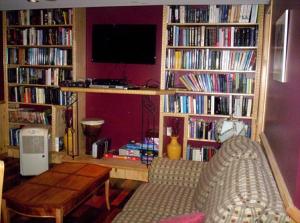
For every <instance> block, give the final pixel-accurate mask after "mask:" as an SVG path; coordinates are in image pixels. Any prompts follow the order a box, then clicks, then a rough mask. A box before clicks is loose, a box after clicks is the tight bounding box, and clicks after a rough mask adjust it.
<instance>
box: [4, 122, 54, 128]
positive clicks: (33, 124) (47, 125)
mask: <svg viewBox="0 0 300 223" xmlns="http://www.w3.org/2000/svg"><path fill="white" fill-rule="evenodd" d="M9 124H10V125H29V126H38V127H40V126H46V127H51V125H50V124H39V123H28V122H9Z"/></svg>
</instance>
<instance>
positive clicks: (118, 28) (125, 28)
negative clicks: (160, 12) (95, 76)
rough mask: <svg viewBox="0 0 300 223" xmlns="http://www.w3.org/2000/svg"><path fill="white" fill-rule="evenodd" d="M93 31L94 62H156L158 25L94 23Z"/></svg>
mask: <svg viewBox="0 0 300 223" xmlns="http://www.w3.org/2000/svg"><path fill="white" fill-rule="evenodd" d="M92 32H93V33H92V60H93V62H100V63H125V64H127V63H129V64H154V63H155V59H156V55H155V53H156V52H155V49H156V25H148V24H142V25H140V24H94V25H93V30H92Z"/></svg>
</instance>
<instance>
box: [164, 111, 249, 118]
mask: <svg viewBox="0 0 300 223" xmlns="http://www.w3.org/2000/svg"><path fill="white" fill-rule="evenodd" d="M162 115H163V116H166V117H170V116H173V117H189V116H194V117H212V118H230V117H231V116H230V115H218V114H214V115H210V114H192V113H172V112H163V113H162ZM233 118H235V119H249V120H252V119H253V117H246V116H233Z"/></svg>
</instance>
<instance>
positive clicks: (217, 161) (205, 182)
mask: <svg viewBox="0 0 300 223" xmlns="http://www.w3.org/2000/svg"><path fill="white" fill-rule="evenodd" d="M255 150H256V144H255V143H254V142H253V141H251V140H250V139H249V138H247V137H244V136H237V137H233V138H231V139H229V140H227V141H226V142H224V143H223V144H222V146H221V148H220V149H219V151H218V152H217V153H216V154H215V155H214V156H213V157H212V159H211V160H210V161H209V162H208V164H207V165H206V166H205V167H204V168H203V171H202V174H201V176H200V178H199V183H198V185H197V188H196V190H197V192H196V193H195V200H194V201H195V205H196V207H197V208H198V209H199V210H202V208H203V205H204V204H205V203H206V199H207V196H208V194H209V192H210V190H211V189H212V188H214V186H215V185H216V183H217V182H218V181H219V179H220V177H221V176H222V175H223V172H224V170H226V168H228V166H229V165H230V164H231V163H232V162H233V161H234V160H239V159H257V154H256V152H255Z"/></svg>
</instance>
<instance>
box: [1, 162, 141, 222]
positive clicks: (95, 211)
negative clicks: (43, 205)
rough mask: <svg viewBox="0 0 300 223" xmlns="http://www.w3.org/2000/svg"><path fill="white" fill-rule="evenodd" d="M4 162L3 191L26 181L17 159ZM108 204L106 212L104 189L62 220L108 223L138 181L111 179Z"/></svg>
mask: <svg viewBox="0 0 300 223" xmlns="http://www.w3.org/2000/svg"><path fill="white" fill-rule="evenodd" d="M0 159H2V160H4V162H5V174H4V185H3V190H4V191H7V190H9V189H10V188H12V187H14V186H16V185H18V184H20V183H22V182H24V181H26V180H28V179H29V177H22V176H21V175H20V166H19V159H14V158H9V157H4V156H2V157H0ZM110 182H111V185H110V202H111V209H110V210H109V211H108V210H107V209H106V205H105V196H104V188H103V190H102V189H101V190H100V191H99V193H97V194H96V195H94V196H93V197H91V198H90V199H89V200H88V201H87V202H85V203H84V204H82V205H81V206H79V207H78V208H77V209H75V210H74V211H73V212H71V213H70V214H69V215H68V216H66V217H65V218H64V222H67V223H100V222H103V223H109V222H111V221H112V220H113V218H114V217H115V216H116V215H117V214H118V213H119V212H120V211H121V210H122V208H123V207H124V205H125V204H126V202H127V201H128V199H129V198H130V197H131V196H132V194H133V192H134V191H135V190H136V188H137V187H138V186H139V185H140V184H141V182H138V181H132V180H121V179H111V180H110ZM39 222H40V223H50V222H55V221H54V219H47V218H45V219H42V218H28V217H23V216H20V215H14V216H12V218H11V223H39Z"/></svg>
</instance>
